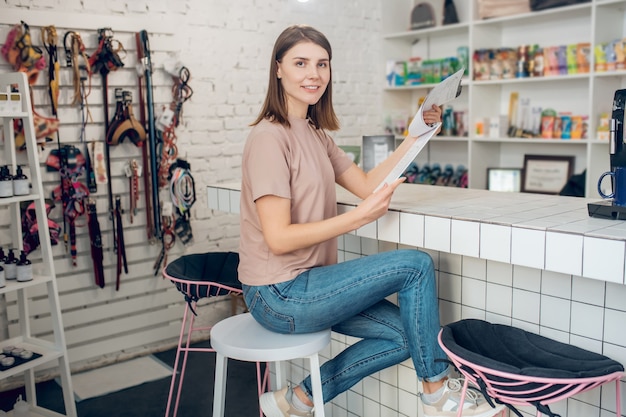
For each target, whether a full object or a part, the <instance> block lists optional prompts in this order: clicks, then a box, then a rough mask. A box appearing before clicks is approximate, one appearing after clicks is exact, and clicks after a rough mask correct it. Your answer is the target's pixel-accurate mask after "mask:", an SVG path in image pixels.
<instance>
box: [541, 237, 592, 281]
mask: <svg viewBox="0 0 626 417" xmlns="http://www.w3.org/2000/svg"><path fill="white" fill-rule="evenodd" d="M582 266H583V237H582V236H575V235H572V234H567V233H555V232H548V233H546V269H548V270H550V271H557V272H563V273H565V274H572V275H581V274H582V269H583V268H582Z"/></svg>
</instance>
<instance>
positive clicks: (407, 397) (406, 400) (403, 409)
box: [398, 378, 422, 417]
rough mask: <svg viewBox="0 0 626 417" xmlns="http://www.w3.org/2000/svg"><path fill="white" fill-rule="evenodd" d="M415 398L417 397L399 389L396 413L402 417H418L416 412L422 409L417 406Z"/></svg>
mask: <svg viewBox="0 0 626 417" xmlns="http://www.w3.org/2000/svg"><path fill="white" fill-rule="evenodd" d="M416 379H417V378H416ZM401 387H402V385H401ZM403 388H404V387H403ZM417 398H418V397H417V395H415V394H413V393H411V392H406V391H404V390H403V389H400V390H399V398H398V401H399V405H398V412H399V413H401V415H402V416H403V417H404V416H406V417H418V410H421V408H422V407H421V405H419V404H418V399H417Z"/></svg>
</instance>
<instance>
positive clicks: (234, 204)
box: [229, 190, 241, 213]
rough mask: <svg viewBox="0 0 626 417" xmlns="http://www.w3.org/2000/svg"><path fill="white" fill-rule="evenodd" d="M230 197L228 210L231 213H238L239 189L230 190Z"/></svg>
mask: <svg viewBox="0 0 626 417" xmlns="http://www.w3.org/2000/svg"><path fill="white" fill-rule="evenodd" d="M229 199H230V202H229V203H230V212H231V213H239V211H240V210H239V209H240V207H239V200H240V199H241V191H232V190H231V191H230V193H229Z"/></svg>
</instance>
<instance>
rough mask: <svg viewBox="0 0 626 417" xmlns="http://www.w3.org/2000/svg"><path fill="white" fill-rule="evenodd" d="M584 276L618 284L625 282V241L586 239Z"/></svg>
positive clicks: (584, 240)
mask: <svg viewBox="0 0 626 417" xmlns="http://www.w3.org/2000/svg"><path fill="white" fill-rule="evenodd" d="M583 245H584V251H583V276H585V277H589V278H596V279H602V280H604V281H611V282H617V283H620V284H621V283H623V282H624V251H625V248H626V246H625V244H624V242H623V241H617V240H608V239H598V238H593V237H585V238H584V239H583Z"/></svg>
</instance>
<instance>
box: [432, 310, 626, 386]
mask: <svg viewBox="0 0 626 417" xmlns="http://www.w3.org/2000/svg"><path fill="white" fill-rule="evenodd" d="M441 339H442V343H443V345H444V346H445V347H447V348H448V349H449V350H450V351H452V352H453V353H454V354H456V355H458V356H459V357H461V358H463V359H465V360H467V361H469V362H472V363H474V364H476V365H480V366H484V367H487V368H490V369H494V370H497V371H502V372H508V373H512V374H517V375H526V376H535V377H545V378H590V377H598V376H603V375H608V374H611V373H614V372H619V371H624V367H623V366H622V364H621V363H619V362H616V361H614V360H612V359H610V358H608V357H606V356H603V355H600V354H598V353H594V352H590V351H588V350H585V349H582V348H579V347H577V346H573V345H569V344H566V343H561V342H558V341H556V340H553V339H549V338H547V337H544V336H540V335H538V334H535V333H531V332H527V331H525V330H522V329H519V328H516V327H512V326H506V325H501V324H492V323H488V322H486V321H483V320H477V319H465V320H460V321H458V322H455V323H451V324H449V325H446V326H444V327H443V329H442V334H441Z"/></svg>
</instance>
